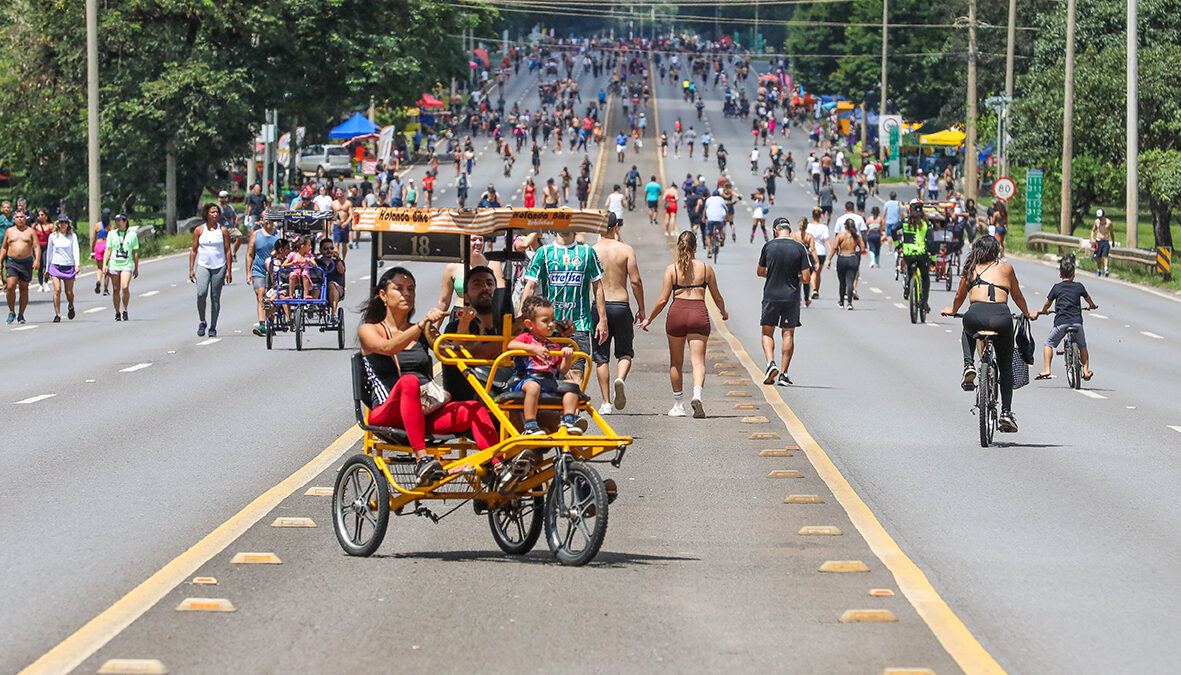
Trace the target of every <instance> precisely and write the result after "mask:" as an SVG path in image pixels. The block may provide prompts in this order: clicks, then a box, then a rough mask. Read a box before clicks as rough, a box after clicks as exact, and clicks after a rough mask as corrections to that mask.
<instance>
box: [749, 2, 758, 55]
mask: <svg viewBox="0 0 1181 675" xmlns="http://www.w3.org/2000/svg"><path fill="white" fill-rule="evenodd" d="M750 43H751V51H753V52H755V53H756V54H758V53H759V52H760V50H759V0H755V34H754V38H753V39H751V41H750Z"/></svg>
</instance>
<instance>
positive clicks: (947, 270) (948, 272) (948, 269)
mask: <svg viewBox="0 0 1181 675" xmlns="http://www.w3.org/2000/svg"><path fill="white" fill-rule="evenodd" d="M951 270H952V267H951V265H950V264H948V265H947V266H946V267H944V268H943V275H944V276H945V277H946V278H947V290H949V291H950V290H951Z"/></svg>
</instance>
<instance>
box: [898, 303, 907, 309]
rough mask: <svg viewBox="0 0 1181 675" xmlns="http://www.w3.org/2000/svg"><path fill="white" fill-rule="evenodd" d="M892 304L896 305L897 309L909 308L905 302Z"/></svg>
mask: <svg viewBox="0 0 1181 675" xmlns="http://www.w3.org/2000/svg"><path fill="white" fill-rule="evenodd" d="M894 306H895V307H897V308H898V309H909V307H908V306H907V305H906V304H905V303H901V302H896V303H894Z"/></svg>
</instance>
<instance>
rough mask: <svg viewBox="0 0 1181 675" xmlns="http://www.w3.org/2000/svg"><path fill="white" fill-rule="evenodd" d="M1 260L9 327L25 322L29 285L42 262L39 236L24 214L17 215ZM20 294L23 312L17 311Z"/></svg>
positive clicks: (0, 247)
mask: <svg viewBox="0 0 1181 675" xmlns="http://www.w3.org/2000/svg"><path fill="white" fill-rule="evenodd" d="M0 260H3V261H4V269H5V274H6V278H5V280H4V281H5V291H6V294H7V296H8V323H12V322H13V321H14V320H15V321H16V322H17V323H24V322H25V308H26V307H28V306H29V282H30V281H32V280H33V270H34V269H36V268H37V266H38V264H39V263H40V262H41V247H40V246H38V245H37V234H36V233H35V232H33V228H31V227H29V224H28V218H27V216H26V215H25V212H24V211H17V212H16V214H14V215H13V217H12V227H10V228H8V230H7V231H6V232H5V233H4V241H3V243H0ZM18 289H19V290H20V309H19V310H17V306H16V299H17V290H18Z"/></svg>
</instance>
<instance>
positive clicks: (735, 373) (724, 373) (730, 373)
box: [718, 370, 738, 377]
mask: <svg viewBox="0 0 1181 675" xmlns="http://www.w3.org/2000/svg"><path fill="white" fill-rule="evenodd" d="M718 376H719V377H738V371H737V370H719V371H718Z"/></svg>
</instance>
